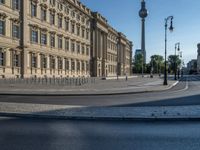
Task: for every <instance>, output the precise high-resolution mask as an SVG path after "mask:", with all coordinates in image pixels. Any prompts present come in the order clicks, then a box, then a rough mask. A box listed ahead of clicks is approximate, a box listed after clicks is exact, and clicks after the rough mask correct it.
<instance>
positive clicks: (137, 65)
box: [133, 54, 143, 73]
mask: <svg viewBox="0 0 200 150" xmlns="http://www.w3.org/2000/svg"><path fill="white" fill-rule="evenodd" d="M142 62H143V56H142V54H138V55H136V56H135V61H134V63H133V64H134V68H133V70H134V72H135V73H142V64H143V63H142Z"/></svg>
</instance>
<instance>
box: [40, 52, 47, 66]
mask: <svg viewBox="0 0 200 150" xmlns="http://www.w3.org/2000/svg"><path fill="white" fill-rule="evenodd" d="M41 67H42V68H47V58H46V57H45V55H41Z"/></svg>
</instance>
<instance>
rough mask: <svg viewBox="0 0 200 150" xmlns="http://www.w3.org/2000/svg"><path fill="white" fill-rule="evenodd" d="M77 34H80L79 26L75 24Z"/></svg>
mask: <svg viewBox="0 0 200 150" xmlns="http://www.w3.org/2000/svg"><path fill="white" fill-rule="evenodd" d="M77 35H78V36H79V35H80V27H79V26H77Z"/></svg>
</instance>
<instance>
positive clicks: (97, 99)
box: [0, 76, 200, 106]
mask: <svg viewBox="0 0 200 150" xmlns="http://www.w3.org/2000/svg"><path fill="white" fill-rule="evenodd" d="M199 91H200V76H188V77H184V78H183V80H182V81H180V83H179V84H178V85H177V86H175V87H173V88H172V89H170V90H167V91H164V92H153V93H143V94H141V93H140V94H126V95H110V96H109V95H108V96H105V95H104V96H32V97H30V96H9V95H8V96H3V95H1V96H0V102H16V103H37V104H57V105H81V106H151V105H156V106H166V105H170V106H174V105H194V104H200V100H199V99H200V92H199Z"/></svg>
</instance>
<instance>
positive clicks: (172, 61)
mask: <svg viewBox="0 0 200 150" xmlns="http://www.w3.org/2000/svg"><path fill="white" fill-rule="evenodd" d="M168 65H169V72H170V73H172V72H173V73H175V70H177V68H179V67H180V66H181V59H180V58H179V56H177V55H170V56H169V57H168Z"/></svg>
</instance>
